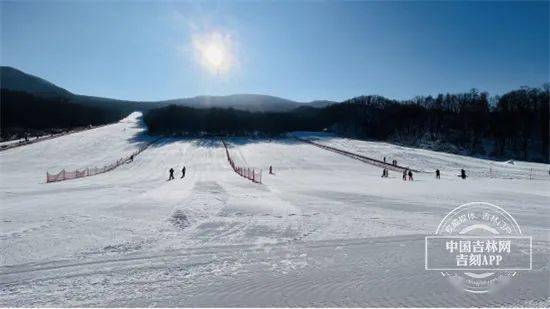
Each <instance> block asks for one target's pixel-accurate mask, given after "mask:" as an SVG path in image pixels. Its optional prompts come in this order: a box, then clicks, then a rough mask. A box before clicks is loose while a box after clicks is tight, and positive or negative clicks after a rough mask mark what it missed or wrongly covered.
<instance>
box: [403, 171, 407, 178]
mask: <svg viewBox="0 0 550 309" xmlns="http://www.w3.org/2000/svg"><path fill="white" fill-rule="evenodd" d="M403 180H405V181H407V170H406V169H404V170H403Z"/></svg>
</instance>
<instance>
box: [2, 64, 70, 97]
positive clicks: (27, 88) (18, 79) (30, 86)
mask: <svg viewBox="0 0 550 309" xmlns="http://www.w3.org/2000/svg"><path fill="white" fill-rule="evenodd" d="M0 86H1V88H2V89H7V90H12V91H22V92H27V93H30V94H34V95H46V96H71V95H72V93H70V92H69V91H67V90H65V89H63V88H61V87H58V86H56V85H54V84H52V83H50V82H49V81H47V80H45V79H42V78H40V77H36V76H34V75H31V74H27V73H24V72H22V71H19V70H18V69H15V68H12V67H5V66H2V67H0Z"/></svg>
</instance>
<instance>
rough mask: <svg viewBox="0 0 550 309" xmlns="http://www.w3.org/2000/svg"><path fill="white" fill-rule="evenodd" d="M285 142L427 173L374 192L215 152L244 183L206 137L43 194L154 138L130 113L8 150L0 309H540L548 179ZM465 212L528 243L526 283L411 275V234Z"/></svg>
mask: <svg viewBox="0 0 550 309" xmlns="http://www.w3.org/2000/svg"><path fill="white" fill-rule="evenodd" d="M297 134H299V135H300V136H301V137H306V138H313V139H315V140H316V141H317V142H320V143H325V144H326V145H330V146H334V147H338V148H341V149H344V150H347V151H352V152H356V153H359V154H363V155H367V156H370V157H373V158H382V157H383V156H386V157H387V160H389V161H390V162H391V160H393V159H397V160H398V161H399V163H400V164H404V165H409V166H411V167H414V168H418V169H421V170H424V171H426V173H418V174H417V175H415V181H413V182H404V181H402V180H401V179H400V178H401V175H398V173H392V172H390V177H389V178H387V179H382V178H381V177H380V175H381V169H380V168H378V167H374V166H372V165H369V164H365V163H363V162H360V161H357V160H353V159H350V158H347V157H345V156H342V155H339V154H337V153H334V152H330V151H326V150H323V149H320V148H317V147H314V146H312V145H308V144H305V143H301V142H299V141H296V140H295V139H293V138H281V139H273V140H267V139H251V138H237V137H234V138H228V139H227V140H226V142H227V143H228V145H229V146H230V151H231V153H232V155H233V156H235V160H236V161H238V163H239V164H244V165H247V166H251V167H258V168H262V169H263V170H264V174H263V179H262V180H263V184H255V183H252V182H250V181H248V180H246V179H244V178H242V177H240V176H238V175H237V174H235V173H234V172H233V171H232V170H231V168H230V166H229V164H228V163H227V159H226V157H225V152H224V148H223V145H222V144H221V142H220V140H219V139H215V138H213V139H173V138H167V139H163V140H161V141H159V142H158V143H155V144H153V145H151V146H150V147H149V148H148V149H147V150H146V151H144V152H143V153H142V154H140V155H139V156H137V157H136V158H135V159H134V162H132V163H130V164H126V165H122V166H120V167H119V168H117V169H116V170H114V171H111V172H108V173H105V174H100V175H96V176H92V177H86V178H80V179H75V180H69V181H63V182H58V183H49V184H46V183H44V177H45V173H46V171H48V170H49V171H50V172H57V171H59V170H61V169H63V168H65V169H76V168H84V167H87V166H94V165H97V166H102V165H104V164H107V163H110V162H112V161H115V160H116V159H118V158H120V157H122V156H124V155H127V154H128V153H131V152H132V151H134V150H136V149H137V148H138V147H139V146H141V145H143V144H144V143H146V142H148V141H151V140H153V139H154V137H149V136H147V135H146V134H145V129H144V127H143V124H142V123H141V121H140V119H139V113H134V114H132V115H130V116H129V117H128V118H126V119H124V120H122V121H120V122H119V123H116V124H112V125H108V126H105V127H101V128H97V129H94V130H91V131H85V132H79V133H75V134H71V135H67V136H63V137H59V138H56V139H54V140H49V141H44V142H41V143H37V144H32V145H28V146H23V147H18V148H14V149H10V150H7V151H4V152H1V153H0V199H1V201H2V203H1V205H0V214H1V217H0V220H1V221H0V222H1V225H0V226H1V228H0V249H1V256H0V257H1V266H0V305H2V306H383V307H391V306H423V307H444V306H466V307H475V306H542V307H544V306H548V304H549V299H550V292H549V291H550V280H549V278H550V269H549V263H550V261H549V256H550V254H549V253H550V252H549V251H550V223H549V222H550V210H549V209H548V201H549V200H550V199H549V198H550V190H549V189H550V177H546V178H545V175H546V176H547V173H548V168H549V166H548V165H544V164H535V163H527V162H515V164H514V165H510V164H504V163H500V162H494V161H489V160H481V159H475V158H469V157H464V156H457V155H451V154H445V153H438V152H433V151H427V150H420V149H412V148H405V147H400V146H395V145H391V144H387V143H376V142H365V141H357V140H351V139H344V138H335V137H331V136H328V135H322V134H312V133H303V132H301V133H297ZM236 163H237V162H236ZM184 165H185V166H186V167H187V173H186V177H185V178H184V179H180V176H181V168H182V167H183V166H184ZM270 165H272V166H273V170H274V175H269V174H268V173H267V170H268V168H269V166H270ZM170 167H172V168H174V170H175V177H176V179H175V180H173V181H167V179H168V169H169V168H170ZM435 168H439V169H440V170H441V171H442V179H441V180H435V179H434V178H433V175H432V170H434V169H435ZM460 168H465V169H467V171H468V172H469V174H470V175H471V176H470V177H469V178H468V179H467V180H462V179H459V178H458V177H456V174H457V173H458V170H459V169H460ZM489 168H490V169H491V172H492V175H493V176H494V177H495V178H488V177H487V176H488V175H489V174H487V171H488V170H489ZM526 172H527V174H526ZM529 173H531V178H534V179H533V180H529ZM533 175H534V177H533ZM471 201H485V202H491V203H494V204H497V205H500V206H502V207H504V208H505V209H506V210H507V211H509V212H510V213H511V214H512V215H513V216H514V217H515V218H516V220H517V221H518V223H519V225H520V226H521V228H522V230H523V232H524V234H526V235H531V236H533V243H534V248H533V270H532V271H529V272H524V273H520V274H518V276H516V278H514V281H512V282H511V284H510V285H509V287H508V288H506V289H504V290H503V291H502V293H499V294H491V295H471V294H463V293H460V292H459V291H458V290H455V289H454V288H453V287H452V286H451V285H450V284H448V282H446V280H445V278H443V277H442V276H441V274H440V273H439V272H434V271H425V270H424V236H426V235H430V234H433V232H434V231H435V229H436V228H437V225H438V224H439V222H440V220H441V219H442V218H443V217H444V216H445V215H446V214H447V213H448V212H450V211H451V210H452V209H453V208H455V207H457V206H458V205H461V204H463V203H466V202H471Z"/></svg>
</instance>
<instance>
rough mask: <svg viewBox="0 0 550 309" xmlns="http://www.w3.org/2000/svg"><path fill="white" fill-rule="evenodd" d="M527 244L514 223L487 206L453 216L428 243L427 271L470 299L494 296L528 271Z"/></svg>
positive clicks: (472, 205)
mask: <svg viewBox="0 0 550 309" xmlns="http://www.w3.org/2000/svg"><path fill="white" fill-rule="evenodd" d="M530 248H531V238H530V237H525V236H522V233H521V229H520V227H519V225H518V224H517V222H516V220H515V219H514V218H513V217H512V216H511V215H510V214H509V213H508V212H506V211H505V210H504V209H502V208H500V207H498V206H496V205H493V204H489V203H484V202H474V203H468V204H464V205H462V206H459V207H457V208H455V209H454V210H453V211H451V212H450V213H449V214H448V215H447V216H445V218H443V220H442V221H441V223H440V224H439V226H438V227H437V230H436V233H435V236H430V237H426V269H436V270H440V271H441V274H442V275H443V276H444V277H446V278H448V280H449V281H450V282H451V283H452V284H453V285H454V286H456V287H458V288H460V289H463V290H465V291H468V292H472V293H487V292H490V291H494V290H498V289H499V288H500V287H502V286H503V285H504V284H506V283H507V282H509V281H510V280H511V278H512V277H514V276H515V275H516V273H517V271H518V270H527V269H531V251H530V250H531V249H530Z"/></svg>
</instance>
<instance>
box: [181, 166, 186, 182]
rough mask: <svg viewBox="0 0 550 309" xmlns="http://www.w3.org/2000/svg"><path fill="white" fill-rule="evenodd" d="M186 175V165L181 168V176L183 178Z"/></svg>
mask: <svg viewBox="0 0 550 309" xmlns="http://www.w3.org/2000/svg"><path fill="white" fill-rule="evenodd" d="M184 177H185V166H184V167H183V168H182V169H181V178H180V179H183V178H184Z"/></svg>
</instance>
